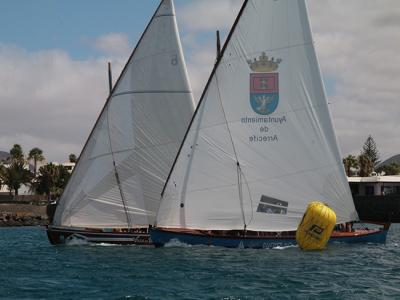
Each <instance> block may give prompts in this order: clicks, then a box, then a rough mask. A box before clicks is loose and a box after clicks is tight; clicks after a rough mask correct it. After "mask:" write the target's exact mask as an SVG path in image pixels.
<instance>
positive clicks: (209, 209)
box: [157, 0, 357, 231]
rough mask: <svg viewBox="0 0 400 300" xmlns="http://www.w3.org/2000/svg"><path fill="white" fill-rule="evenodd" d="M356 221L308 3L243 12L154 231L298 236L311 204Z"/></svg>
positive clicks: (266, 0)
mask: <svg viewBox="0 0 400 300" xmlns="http://www.w3.org/2000/svg"><path fill="white" fill-rule="evenodd" d="M315 200H318V201H322V202H324V203H326V204H328V205H329V206H331V207H332V208H333V209H334V210H335V212H336V213H337V216H338V222H346V221H351V220H355V219H357V213H356V211H355V208H354V204H353V202H352V198H351V194H350V190H349V187H348V183H347V179H346V177H345V174H344V171H343V166H342V164H341V160H340V156H339V150H338V146H337V142H336V137H335V134H334V131H333V126H332V122H331V117H330V113H329V109H328V104H327V101H326V96H325V91H324V88H323V84H322V78H321V75H320V70H319V66H318V63H317V58H316V55H315V50H314V46H313V42H312V36H311V30H310V26H309V23H308V18H307V11H306V5H305V2H304V0H297V1H290V0H279V1H273V0H248V1H246V2H245V3H244V5H243V7H242V9H241V11H240V13H239V16H238V18H237V20H236V21H235V24H234V26H233V28H232V30H231V32H230V34H229V36H228V38H227V41H226V43H225V45H224V49H223V51H222V54H221V56H220V57H219V58H218V61H217V63H216V65H215V67H214V70H213V72H212V74H211V76H210V78H209V81H208V83H207V85H206V88H205V90H204V92H203V94H202V98H201V100H200V102H199V104H198V107H197V109H196V112H195V115H194V117H193V119H192V121H191V124H190V127H189V129H188V130H187V133H186V136H185V139H184V142H183V143H182V145H181V149H180V152H179V154H178V156H177V158H176V159H175V163H174V165H173V168H172V170H171V171H170V175H169V179H168V181H167V183H166V185H165V186H164V191H163V194H162V200H161V205H160V208H159V212H158V215H157V225H158V226H160V227H166V228H192V229H205V230H210V229H216V230H234V229H235V230H243V229H247V230H257V231H259V230H261V231H285V230H295V229H296V228H297V226H298V224H299V222H300V220H301V217H302V215H303V213H304V211H305V209H306V207H307V205H308V203H309V202H311V201H315Z"/></svg>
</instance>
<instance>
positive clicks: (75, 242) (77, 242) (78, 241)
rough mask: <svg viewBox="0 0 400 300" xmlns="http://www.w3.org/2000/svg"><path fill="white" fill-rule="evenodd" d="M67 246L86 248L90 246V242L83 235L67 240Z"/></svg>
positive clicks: (73, 236) (72, 236)
mask: <svg viewBox="0 0 400 300" xmlns="http://www.w3.org/2000/svg"><path fill="white" fill-rule="evenodd" d="M65 245H67V246H86V245H90V243H89V242H88V240H87V239H86V238H85V237H84V236H81V235H71V236H69V237H68V238H67V239H66V240H65Z"/></svg>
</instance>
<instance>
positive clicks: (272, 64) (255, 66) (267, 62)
mask: <svg viewBox="0 0 400 300" xmlns="http://www.w3.org/2000/svg"><path fill="white" fill-rule="evenodd" d="M281 61H282V59H280V58H278V59H277V60H275V58H273V57H271V59H269V58H268V56H266V55H265V52H262V53H261V55H260V57H259V60H257V59H256V58H254V60H253V61H252V60H251V59H249V60H248V61H247V63H248V64H249V67H250V69H252V70H253V71H255V72H271V71H275V70H276V69H278V67H279V64H280V63H281Z"/></svg>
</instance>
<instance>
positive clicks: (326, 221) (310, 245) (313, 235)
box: [296, 202, 336, 250]
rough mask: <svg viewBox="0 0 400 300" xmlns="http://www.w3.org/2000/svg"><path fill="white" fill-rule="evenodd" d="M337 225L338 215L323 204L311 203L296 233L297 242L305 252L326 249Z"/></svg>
mask: <svg viewBox="0 0 400 300" xmlns="http://www.w3.org/2000/svg"><path fill="white" fill-rule="evenodd" d="M335 224H336V214H335V212H334V211H333V210H332V209H331V208H330V207H329V206H327V205H325V204H323V203H321V202H311V203H310V204H309V205H308V207H307V210H306V212H305V214H304V216H303V219H302V220H301V222H300V225H299V227H298V228H297V232H296V241H297V244H298V245H299V247H300V248H301V249H303V250H319V249H323V248H325V245H326V243H328V240H329V238H330V237H331V234H332V231H333V228H334V227H335Z"/></svg>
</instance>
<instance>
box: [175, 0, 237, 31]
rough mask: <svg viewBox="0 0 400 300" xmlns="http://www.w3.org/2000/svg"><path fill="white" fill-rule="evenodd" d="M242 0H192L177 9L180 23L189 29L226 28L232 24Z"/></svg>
mask: <svg viewBox="0 0 400 300" xmlns="http://www.w3.org/2000/svg"><path fill="white" fill-rule="evenodd" d="M241 3H242V1H240V0H218V1H215V0H203V1H193V2H191V3H190V4H187V5H186V6H183V7H179V8H178V9H177V15H178V18H179V19H180V21H181V23H182V25H183V26H184V27H185V28H186V29H187V30H189V31H207V30H213V31H215V30H217V29H220V30H222V29H227V28H230V26H231V25H232V24H233V21H234V19H235V17H236V12H237V11H238V9H239V7H240V5H241Z"/></svg>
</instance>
